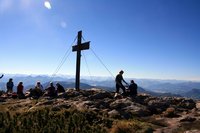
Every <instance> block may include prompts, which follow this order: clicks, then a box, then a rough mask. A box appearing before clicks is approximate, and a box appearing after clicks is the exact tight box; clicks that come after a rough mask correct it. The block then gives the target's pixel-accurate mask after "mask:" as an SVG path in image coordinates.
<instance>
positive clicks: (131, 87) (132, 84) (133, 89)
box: [128, 80, 138, 96]
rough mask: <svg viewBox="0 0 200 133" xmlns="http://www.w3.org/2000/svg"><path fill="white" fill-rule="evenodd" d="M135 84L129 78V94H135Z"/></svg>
mask: <svg viewBox="0 0 200 133" xmlns="http://www.w3.org/2000/svg"><path fill="white" fill-rule="evenodd" d="M137 88H138V86H137V84H136V83H135V82H134V80H131V84H130V85H129V88H128V90H129V95H130V96H137Z"/></svg>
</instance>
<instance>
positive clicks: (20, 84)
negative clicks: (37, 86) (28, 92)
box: [17, 82, 25, 99]
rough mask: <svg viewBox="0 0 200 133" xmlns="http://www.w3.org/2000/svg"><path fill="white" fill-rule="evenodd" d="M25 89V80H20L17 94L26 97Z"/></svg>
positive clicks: (19, 96)
mask: <svg viewBox="0 0 200 133" xmlns="http://www.w3.org/2000/svg"><path fill="white" fill-rule="evenodd" d="M23 90H24V86H23V82H19V84H18V86H17V96H18V98H20V99H21V98H25V95H24V93H23Z"/></svg>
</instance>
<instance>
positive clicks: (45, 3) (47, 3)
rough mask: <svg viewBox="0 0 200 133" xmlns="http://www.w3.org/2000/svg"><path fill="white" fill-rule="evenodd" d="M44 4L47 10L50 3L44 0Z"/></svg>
mask: <svg viewBox="0 0 200 133" xmlns="http://www.w3.org/2000/svg"><path fill="white" fill-rule="evenodd" d="M44 6H45V7H46V8H47V9H49V10H50V9H51V3H50V2H49V1H45V2H44Z"/></svg>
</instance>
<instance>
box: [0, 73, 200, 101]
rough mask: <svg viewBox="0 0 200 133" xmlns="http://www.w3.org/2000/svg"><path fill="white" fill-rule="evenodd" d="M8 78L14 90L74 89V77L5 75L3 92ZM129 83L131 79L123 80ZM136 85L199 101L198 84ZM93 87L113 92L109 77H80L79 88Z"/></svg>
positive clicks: (154, 82) (147, 82) (143, 89)
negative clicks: (58, 86) (54, 85)
mask: <svg viewBox="0 0 200 133" xmlns="http://www.w3.org/2000/svg"><path fill="white" fill-rule="evenodd" d="M9 78H13V81H14V84H15V88H14V90H16V86H17V84H18V82H20V81H22V82H23V83H24V87H25V89H30V88H31V87H34V85H35V83H36V82H37V81H40V82H41V83H42V84H43V86H44V87H45V88H46V87H47V86H48V84H49V82H50V81H54V82H60V83H61V84H62V85H63V86H64V87H65V88H74V81H75V79H74V76H70V75H58V76H56V77H54V78H52V77H51V76H48V75H20V74H17V75H13V74H10V75H5V76H4V77H3V78H2V79H1V80H0V89H1V90H5V89H6V88H5V84H6V82H7V81H8V79H9ZM125 80H126V81H127V82H129V81H130V80H131V79H125ZM134 80H135V82H136V83H137V84H138V86H139V89H138V91H139V92H142V93H149V94H151V95H155V96H184V97H190V98H195V99H200V82H193V81H181V80H152V79H134ZM93 87H97V88H101V89H105V90H109V91H115V82H114V79H112V78H109V77H82V79H81V88H82V89H90V88H93Z"/></svg>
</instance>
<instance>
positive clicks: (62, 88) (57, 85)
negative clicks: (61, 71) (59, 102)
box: [56, 83, 65, 93]
mask: <svg viewBox="0 0 200 133" xmlns="http://www.w3.org/2000/svg"><path fill="white" fill-rule="evenodd" d="M56 87H57V93H61V92H65V89H64V87H63V86H62V85H61V84H59V83H56Z"/></svg>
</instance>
